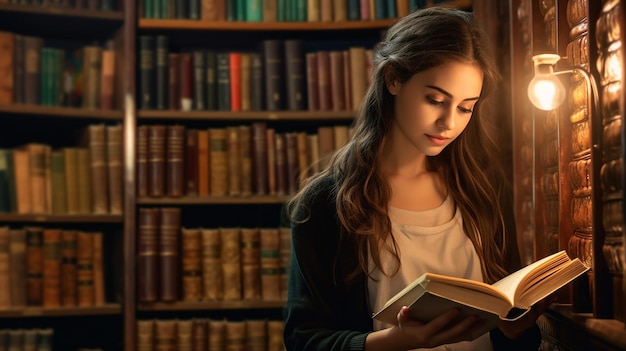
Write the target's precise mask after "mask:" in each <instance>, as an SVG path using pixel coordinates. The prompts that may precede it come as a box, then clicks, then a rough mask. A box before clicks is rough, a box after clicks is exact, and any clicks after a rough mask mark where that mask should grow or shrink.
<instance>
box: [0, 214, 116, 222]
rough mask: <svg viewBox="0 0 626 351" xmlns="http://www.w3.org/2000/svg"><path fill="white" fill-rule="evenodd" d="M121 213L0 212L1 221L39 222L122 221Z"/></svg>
mask: <svg viewBox="0 0 626 351" xmlns="http://www.w3.org/2000/svg"><path fill="white" fill-rule="evenodd" d="M123 220H124V218H123V216H122V215H68V214H16V213H0V223H1V222H14V223H22V222H33V223H34V222H39V223H122V222H123Z"/></svg>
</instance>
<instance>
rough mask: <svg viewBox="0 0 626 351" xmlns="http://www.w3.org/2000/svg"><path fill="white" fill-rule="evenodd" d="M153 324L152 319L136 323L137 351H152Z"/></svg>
mask: <svg viewBox="0 0 626 351" xmlns="http://www.w3.org/2000/svg"><path fill="white" fill-rule="evenodd" d="M154 332H155V323H154V320H153V319H149V320H138V321H137V351H154V346H155V345H154V344H155V335H154Z"/></svg>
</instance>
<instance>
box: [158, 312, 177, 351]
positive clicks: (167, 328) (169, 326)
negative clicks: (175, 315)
mask: <svg viewBox="0 0 626 351" xmlns="http://www.w3.org/2000/svg"><path fill="white" fill-rule="evenodd" d="M176 325H177V321H176V320H175V319H157V320H156V321H155V330H154V338H155V342H154V350H155V351H177V349H178V348H177V343H176V336H177V334H178V332H177V328H176Z"/></svg>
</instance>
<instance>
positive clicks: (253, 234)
mask: <svg viewBox="0 0 626 351" xmlns="http://www.w3.org/2000/svg"><path fill="white" fill-rule="evenodd" d="M260 244H261V243H260V238H259V228H241V287H242V290H243V299H244V300H260V299H261V274H260V273H261V263H260V259H261V251H260V250H261V248H260Z"/></svg>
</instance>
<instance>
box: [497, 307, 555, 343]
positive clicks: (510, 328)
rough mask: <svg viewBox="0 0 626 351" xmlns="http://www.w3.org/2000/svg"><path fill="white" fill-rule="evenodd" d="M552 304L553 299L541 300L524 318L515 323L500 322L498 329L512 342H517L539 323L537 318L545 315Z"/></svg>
mask: <svg viewBox="0 0 626 351" xmlns="http://www.w3.org/2000/svg"><path fill="white" fill-rule="evenodd" d="M550 303H552V298H551V297H547V298H545V299H544V300H541V301H539V302H537V303H536V304H534V305H533V306H532V307H531V309H530V311H528V312H527V313H526V314H524V315H523V316H522V317H520V318H519V319H517V320H515V321H505V320H500V323H499V324H498V329H500V331H501V332H502V334H504V336H506V337H507V338H509V339H511V340H516V339H517V338H519V337H520V336H521V335H522V334H523V333H524V332H525V331H526V330H527V329H528V328H530V327H532V326H533V325H535V323H537V318H539V316H541V314H543V312H544V311H545V310H546V308H548V306H549V305H550Z"/></svg>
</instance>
